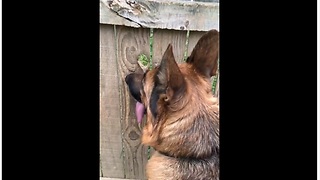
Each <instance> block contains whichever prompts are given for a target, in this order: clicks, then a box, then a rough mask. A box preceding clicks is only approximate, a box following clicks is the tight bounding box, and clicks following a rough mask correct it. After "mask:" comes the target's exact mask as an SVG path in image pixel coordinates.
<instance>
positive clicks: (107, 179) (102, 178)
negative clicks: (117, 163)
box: [100, 177, 138, 180]
mask: <svg viewBox="0 0 320 180" xmlns="http://www.w3.org/2000/svg"><path fill="white" fill-rule="evenodd" d="M100 180H138V179H120V178H105V177H100Z"/></svg>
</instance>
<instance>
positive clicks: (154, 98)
mask: <svg viewBox="0 0 320 180" xmlns="http://www.w3.org/2000/svg"><path fill="white" fill-rule="evenodd" d="M164 93H166V89H165V87H164V85H161V84H160V80H159V78H158V76H155V77H154V87H153V89H152V92H151V97H150V105H149V106H150V111H151V113H152V116H153V117H154V118H156V117H157V106H158V100H159V95H160V94H164Z"/></svg>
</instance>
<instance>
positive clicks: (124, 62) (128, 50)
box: [116, 26, 150, 179]
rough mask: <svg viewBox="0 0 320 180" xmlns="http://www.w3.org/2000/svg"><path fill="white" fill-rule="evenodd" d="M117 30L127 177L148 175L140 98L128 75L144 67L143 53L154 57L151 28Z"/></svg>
mask: <svg viewBox="0 0 320 180" xmlns="http://www.w3.org/2000/svg"><path fill="white" fill-rule="evenodd" d="M116 32H117V36H116V41H117V60H118V69H119V83H120V84H119V85H120V86H119V92H120V94H121V97H120V101H121V105H122V108H121V116H122V119H123V121H122V133H123V137H122V138H123V146H124V154H123V156H124V157H123V158H124V169H125V178H136V179H145V165H146V163H147V161H148V159H147V147H145V146H143V145H142V144H141V139H140V138H141V127H143V126H141V125H139V124H138V123H137V120H136V116H135V103H136V101H135V100H134V99H133V98H132V97H131V95H130V93H129V91H128V87H127V85H126V83H125V81H124V79H125V76H126V75H127V74H129V73H131V72H137V71H140V72H141V71H142V70H141V68H140V67H139V66H138V64H137V57H138V55H139V54H142V53H143V54H145V55H146V56H147V57H150V44H149V29H143V28H128V27H124V26H117V28H116Z"/></svg>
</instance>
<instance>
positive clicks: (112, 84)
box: [100, 25, 124, 178]
mask: <svg viewBox="0 0 320 180" xmlns="http://www.w3.org/2000/svg"><path fill="white" fill-rule="evenodd" d="M118 90H119V85H118V83H117V66H116V56H115V36H114V31H113V26H111V25H100V160H101V164H100V166H101V167H100V168H101V176H104V177H118V178H124V167H123V159H122V157H121V156H122V155H121V152H122V141H121V124H120V123H121V122H120V110H119V106H120V104H119V91H118Z"/></svg>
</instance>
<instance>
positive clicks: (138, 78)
mask: <svg viewBox="0 0 320 180" xmlns="http://www.w3.org/2000/svg"><path fill="white" fill-rule="evenodd" d="M142 78H143V74H136V73H131V74H129V75H127V76H126V78H125V81H126V83H127V85H128V87H129V91H130V93H131V95H132V96H133V97H134V98H135V99H136V100H137V101H139V102H140V103H142V102H141V93H140V90H141V89H142Z"/></svg>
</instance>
